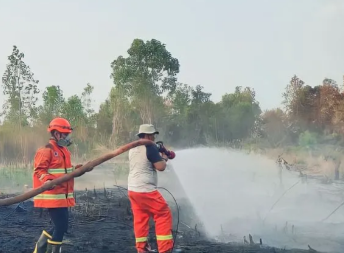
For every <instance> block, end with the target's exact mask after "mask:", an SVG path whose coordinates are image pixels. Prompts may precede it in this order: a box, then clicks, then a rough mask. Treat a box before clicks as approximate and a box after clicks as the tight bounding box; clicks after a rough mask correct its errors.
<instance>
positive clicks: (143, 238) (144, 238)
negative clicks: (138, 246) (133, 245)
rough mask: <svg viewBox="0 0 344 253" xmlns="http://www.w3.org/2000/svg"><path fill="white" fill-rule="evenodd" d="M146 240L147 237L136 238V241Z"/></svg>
mask: <svg viewBox="0 0 344 253" xmlns="http://www.w3.org/2000/svg"><path fill="white" fill-rule="evenodd" d="M147 240H148V237H139V238H136V242H146V241H147Z"/></svg>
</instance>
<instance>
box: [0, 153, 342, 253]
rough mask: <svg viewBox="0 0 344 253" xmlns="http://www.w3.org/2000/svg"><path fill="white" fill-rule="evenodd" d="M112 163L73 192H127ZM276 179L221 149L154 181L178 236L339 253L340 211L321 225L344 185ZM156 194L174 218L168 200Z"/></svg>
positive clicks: (183, 159) (267, 169)
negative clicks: (120, 188)
mask: <svg viewBox="0 0 344 253" xmlns="http://www.w3.org/2000/svg"><path fill="white" fill-rule="evenodd" d="M113 162H114V161H110V162H107V163H105V164H104V165H101V166H99V167H97V168H95V169H94V170H93V171H92V172H91V173H87V174H85V175H83V176H82V177H80V178H77V179H76V185H75V187H76V189H77V190H85V188H87V189H88V190H92V189H93V188H98V189H101V188H103V187H106V188H113V187H114V185H119V186H124V187H126V182H127V180H126V179H127V178H126V177H127V174H126V169H125V165H124V164H121V163H120V164H119V163H113ZM279 173H280V171H279V168H278V166H277V164H276V163H275V160H270V159H268V158H266V157H265V156H259V155H252V154H245V153H243V152H238V151H234V150H228V149H219V148H197V149H186V150H180V151H177V157H176V159H175V160H173V161H170V163H169V168H168V169H167V170H166V171H165V172H163V173H159V186H163V187H166V188H167V189H168V190H169V191H170V192H172V194H173V195H174V196H175V197H176V199H177V201H178V203H179V204H180V205H181V210H180V221H181V223H180V225H179V229H181V230H185V229H186V230H185V231H188V229H187V228H186V227H185V226H187V227H189V228H191V229H193V228H194V227H195V225H196V224H197V229H198V230H200V231H202V232H206V234H207V236H208V237H209V238H210V239H215V240H219V241H221V242H238V243H242V242H243V237H244V236H246V238H247V240H249V239H248V235H249V234H251V235H252V236H253V240H254V241H255V242H256V243H258V242H259V239H260V238H261V239H262V241H263V244H264V245H267V246H273V247H277V248H286V249H292V248H298V249H308V245H310V246H311V247H312V248H314V249H316V250H318V251H321V252H343V250H344V234H343V232H342V231H344V222H343V221H344V206H343V207H341V208H340V209H339V210H337V211H336V212H335V213H334V214H333V215H332V216H331V217H330V218H328V219H327V220H325V221H324V222H322V220H323V219H324V218H326V217H327V216H328V215H329V214H330V213H331V212H332V211H333V210H334V209H335V208H336V207H338V206H339V205H340V203H341V202H344V184H342V183H341V182H335V183H331V184H324V183H322V182H321V180H319V179H311V176H309V177H308V179H307V180H304V179H305V178H301V177H300V174H299V173H298V172H295V171H288V170H286V169H283V170H282V174H281V175H280V174H279ZM305 173H307V172H305ZM28 175H29V176H28V177H27V178H26V177H25V178H23V179H21V180H20V183H18V187H15V186H14V185H12V184H11V188H8V187H6V189H5V191H6V192H8V190H9V189H11V191H13V192H18V191H21V190H22V185H23V184H27V185H29V186H31V185H32V179H31V172H30V173H28ZM3 185H5V184H3ZM288 189H289V190H288ZM161 192H162V194H163V195H164V196H165V198H166V199H167V200H168V201H169V202H170V203H171V205H172V209H173V210H175V206H174V204H173V199H172V197H171V196H169V194H168V193H166V192H165V191H163V190H161ZM283 194H285V195H284V196H282V195H283ZM122 195H123V196H124V195H125V191H124V192H123V193H122ZM281 196H282V197H281ZM185 198H187V200H186V199H185ZM185 200H186V201H187V202H188V203H186V202H185ZM189 204H191V206H192V208H189V207H188V206H189ZM272 207H273V208H272ZM195 216H196V217H195ZM174 221H175V222H176V216H174ZM203 234H204V233H203ZM177 244H178V242H177Z"/></svg>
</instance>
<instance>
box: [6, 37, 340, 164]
mask: <svg viewBox="0 0 344 253" xmlns="http://www.w3.org/2000/svg"><path fill="white" fill-rule="evenodd" d="M127 53H128V55H127V56H122V55H121V56H118V57H117V58H116V59H115V60H113V61H112V62H111V69H112V72H111V79H112V80H113V84H114V85H113V87H111V88H109V95H108V97H107V99H106V100H105V101H104V102H103V103H101V105H100V107H99V110H98V112H96V110H95V109H94V107H93V100H92V94H93V91H94V87H93V86H92V85H91V84H89V83H88V84H87V85H86V86H85V87H84V89H83V90H81V91H80V94H74V95H72V96H70V97H65V96H64V94H63V91H62V90H61V88H60V87H59V86H48V87H46V88H45V89H44V92H43V93H42V98H41V99H42V102H43V104H42V105H41V106H39V107H38V108H37V106H36V102H37V99H38V97H37V95H38V93H39V90H38V88H37V83H38V81H36V80H35V79H34V78H33V74H32V73H31V71H30V68H29V67H28V66H27V65H26V64H25V63H24V61H23V58H24V54H23V53H21V52H19V50H18V49H17V47H15V46H14V48H13V52H12V55H11V56H9V58H8V59H9V63H8V65H7V68H6V71H5V73H4V76H3V78H2V86H3V92H4V94H5V96H6V101H5V102H4V104H3V109H4V110H3V113H2V116H4V119H5V121H4V123H3V124H2V125H0V162H4V163H8V162H12V161H18V160H20V161H24V160H25V161H27V160H29V161H30V160H31V159H32V156H33V154H34V152H35V150H36V149H37V148H38V147H39V146H41V145H43V144H45V142H46V140H47V138H48V133H47V132H46V126H47V125H48V124H49V122H50V121H51V120H52V119H53V118H54V117H57V116H61V117H65V118H67V119H68V120H69V121H70V122H71V124H72V126H73V127H74V129H75V130H74V132H73V139H74V145H73V146H71V151H72V153H73V155H75V156H83V157H85V155H86V154H89V153H91V152H92V153H93V152H94V150H102V151H104V150H107V149H113V148H115V147H117V146H118V145H121V144H123V143H127V142H129V141H131V140H133V139H135V138H136V136H135V134H136V133H137V130H138V128H139V125H140V124H142V123H153V124H154V125H155V126H156V127H157V128H158V129H159V130H160V133H161V134H160V136H159V139H161V140H164V142H165V143H166V144H167V145H170V146H174V147H176V146H180V147H190V146H197V145H209V144H211V145H219V146H227V145H231V146H233V147H239V148H247V149H250V150H259V149H260V148H280V147H288V150H289V151H290V152H304V151H307V150H308V149H309V148H310V147H311V148H312V151H315V146H316V145H344V141H343V138H342V137H341V136H342V129H344V125H343V123H342V122H344V113H343V112H344V94H343V93H341V92H340V90H339V87H338V85H337V84H336V82H335V81H333V80H332V79H329V78H325V79H324V80H323V83H322V85H318V86H315V87H311V86H309V85H306V84H305V83H304V82H303V81H302V80H301V79H300V78H299V77H297V76H293V77H292V79H291V80H290V82H289V84H288V85H287V86H286V90H285V92H284V93H283V103H284V106H285V109H284V110H282V109H280V108H277V109H274V110H268V111H265V112H263V113H262V111H261V108H260V105H259V102H258V101H257V100H256V96H255V91H254V89H252V88H250V87H245V88H243V87H240V86H238V87H236V88H235V90H234V91H230V92H229V93H226V94H224V95H223V96H222V99H221V101H219V102H217V103H215V102H213V101H212V100H211V95H212V94H211V93H209V92H207V91H206V90H204V87H203V86H202V85H200V84H199V85H196V86H192V85H189V84H184V83H180V82H178V79H177V75H178V74H179V68H180V64H179V61H178V59H176V58H174V57H173V56H172V53H171V52H169V51H168V49H167V48H166V46H165V44H163V43H162V42H160V41H158V40H156V39H152V40H149V41H143V40H141V39H134V40H133V42H132V43H131V45H130V48H129V49H128V51H127ZM0 116H1V115H0ZM43 133H44V134H43ZM288 150H287V151H288Z"/></svg>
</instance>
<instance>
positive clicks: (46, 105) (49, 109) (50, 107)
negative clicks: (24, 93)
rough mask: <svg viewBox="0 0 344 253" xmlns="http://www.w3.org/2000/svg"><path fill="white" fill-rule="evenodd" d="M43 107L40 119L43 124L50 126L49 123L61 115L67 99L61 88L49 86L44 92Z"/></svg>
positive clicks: (40, 109)
mask: <svg viewBox="0 0 344 253" xmlns="http://www.w3.org/2000/svg"><path fill="white" fill-rule="evenodd" d="M42 97H43V105H42V106H40V108H39V118H40V120H41V123H44V124H49V122H50V121H51V120H52V119H53V118H54V117H57V116H60V115H61V110H62V108H63V106H64V102H65V99H64V97H63V91H62V90H61V89H60V86H54V85H53V86H48V87H47V88H46V90H45V91H44V92H43V95H42Z"/></svg>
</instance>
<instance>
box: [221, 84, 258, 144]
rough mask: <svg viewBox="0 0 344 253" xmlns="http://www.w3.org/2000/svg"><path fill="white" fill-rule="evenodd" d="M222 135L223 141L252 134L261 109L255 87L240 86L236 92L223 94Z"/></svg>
mask: <svg viewBox="0 0 344 253" xmlns="http://www.w3.org/2000/svg"><path fill="white" fill-rule="evenodd" d="M220 110H221V117H220V119H219V123H220V125H221V136H222V140H223V141H232V140H236V139H238V140H242V139H243V138H245V137H248V136H250V133H251V132H252V131H253V130H254V127H255V123H256V121H257V120H258V119H259V115H260V113H261V109H260V106H259V103H258V101H256V98H255V92H254V90H253V89H251V88H249V87H246V88H245V89H244V90H243V89H242V87H240V86H238V87H236V88H235V92H234V93H231V94H225V95H223V96H222V100H221V102H220Z"/></svg>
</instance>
